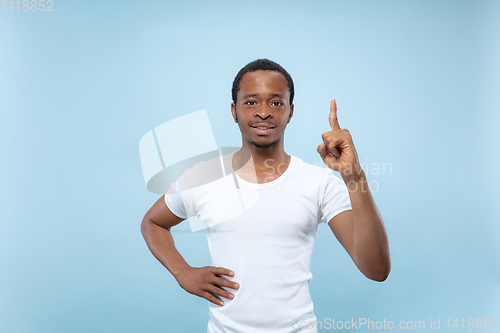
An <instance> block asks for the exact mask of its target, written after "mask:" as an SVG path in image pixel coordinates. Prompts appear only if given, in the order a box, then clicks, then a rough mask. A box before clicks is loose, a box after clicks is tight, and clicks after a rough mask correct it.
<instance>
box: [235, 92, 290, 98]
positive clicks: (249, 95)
mask: <svg viewBox="0 0 500 333" xmlns="http://www.w3.org/2000/svg"><path fill="white" fill-rule="evenodd" d="M257 96H259V94H246V95H245V96H243V98H247V97H257ZM269 97H280V98H284V96H283V95H282V94H273V93H271V94H269Z"/></svg>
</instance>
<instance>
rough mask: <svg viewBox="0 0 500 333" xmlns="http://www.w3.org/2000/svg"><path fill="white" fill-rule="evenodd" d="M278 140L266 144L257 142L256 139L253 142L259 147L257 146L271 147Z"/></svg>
mask: <svg viewBox="0 0 500 333" xmlns="http://www.w3.org/2000/svg"><path fill="white" fill-rule="evenodd" d="M276 141H278V140H276ZM276 141H273V142H270V143H265V144H260V143H257V142H255V141H252V144H253V145H254V146H255V147H257V148H269V147H271V146H272V145H274V144H275V143H276Z"/></svg>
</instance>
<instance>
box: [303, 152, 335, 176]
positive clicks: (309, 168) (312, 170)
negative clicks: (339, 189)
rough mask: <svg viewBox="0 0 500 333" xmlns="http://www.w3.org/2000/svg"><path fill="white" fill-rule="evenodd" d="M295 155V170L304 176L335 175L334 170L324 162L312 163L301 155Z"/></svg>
mask: <svg viewBox="0 0 500 333" xmlns="http://www.w3.org/2000/svg"><path fill="white" fill-rule="evenodd" d="M293 157H294V159H295V166H294V171H295V173H298V174H300V175H301V176H303V177H307V178H321V179H324V178H330V177H335V176H334V175H333V170H332V169H330V168H328V167H327V166H326V165H325V164H324V163H323V162H320V163H315V164H311V163H307V162H304V161H303V160H302V159H301V158H300V157H296V156H293ZM335 178H337V177H335Z"/></svg>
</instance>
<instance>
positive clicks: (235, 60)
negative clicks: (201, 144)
mask: <svg viewBox="0 0 500 333" xmlns="http://www.w3.org/2000/svg"><path fill="white" fill-rule="evenodd" d="M0 6H3V5H2V4H0ZM52 9H53V12H40V11H38V12H32V11H27V12H25V11H23V10H22V6H21V8H20V10H19V11H17V10H14V11H10V10H8V9H7V10H6V11H3V7H0V115H1V121H0V149H1V150H0V152H1V159H0V160H1V163H0V177H1V178H0V184H1V186H0V188H1V190H0V195H1V197H0V214H1V215H0V332H15V333H26V332H37V333H39V332H50V333H54V332H93V333H94V332H174V331H185V332H203V331H204V330H206V324H207V320H208V308H207V304H206V301H204V300H203V299H200V298H197V297H195V296H192V295H190V294H188V293H186V292H185V291H184V290H182V289H181V288H180V287H179V286H178V284H177V283H176V281H175V280H174V279H173V277H172V276H171V275H170V273H169V272H168V271H167V270H166V269H165V268H164V267H163V266H161V264H160V263H159V262H158V261H156V259H154V257H153V256H152V255H151V254H150V252H149V250H148V248H147V246H146V244H145V242H144V240H143V238H142V236H141V233H140V229H139V226H140V223H141V220H142V218H143V216H144V214H145V213H146V211H147V210H148V209H149V208H150V207H151V205H152V204H153V203H154V202H155V201H156V200H157V199H158V198H159V195H156V194H152V193H149V192H147V190H146V187H145V184H144V179H143V176H142V171H141V165H140V160H139V151H138V142H139V140H140V138H141V137H142V136H143V135H144V134H146V133H147V132H148V131H149V130H151V129H153V128H154V127H156V126H158V125H160V124H162V123H164V122H166V121H168V120H171V119H174V118H176V117H179V116H181V115H184V114H187V113H190V112H193V111H197V110H201V109H207V110H208V114H209V117H210V119H211V123H212V128H213V132H214V135H215V138H216V140H217V144H218V146H234V145H239V144H240V143H241V137H240V134H239V130H238V127H237V125H236V124H235V123H234V122H233V120H232V117H231V115H230V103H231V95H230V88H231V84H232V80H233V79H234V76H235V75H236V73H237V72H238V70H239V69H240V68H241V67H243V66H244V65H245V64H246V63H248V62H250V61H252V60H255V59H257V58H262V57H266V58H269V59H271V60H274V61H276V62H278V63H280V64H281V65H282V66H283V67H285V68H286V69H287V70H288V71H289V72H290V74H291V75H292V77H293V79H294V81H295V89H296V99H295V101H294V102H295V114H294V117H293V119H292V121H291V122H290V124H289V126H288V128H287V132H286V139H285V149H286V151H287V153H289V154H293V155H296V156H299V157H301V158H302V159H303V160H304V161H306V162H309V163H313V164H314V163H319V162H320V159H319V157H318V154H317V152H316V147H317V146H318V144H319V143H320V142H321V134H322V133H323V132H326V131H328V128H329V127H328V111H329V101H330V99H332V98H336V99H337V103H338V116H339V121H340V125H341V126H342V127H345V128H348V129H349V130H350V132H351V134H352V136H353V139H354V143H355V144H356V148H357V150H358V154H359V157H360V160H361V162H363V163H365V164H366V165H368V166H371V165H373V163H375V164H380V165H382V164H383V163H390V164H391V166H392V172H390V173H389V172H388V169H386V173H385V174H381V175H376V174H371V172H368V173H367V174H368V178H369V180H370V181H376V182H377V185H378V190H377V191H376V192H375V193H374V197H375V200H376V202H377V204H378V207H379V209H380V211H381V213H382V216H383V217H384V220H385V223H386V227H387V230H388V235H389V239H390V246H391V254H392V260H393V262H392V272H391V274H390V276H389V278H388V279H387V281H385V282H384V283H377V282H373V281H370V280H368V279H366V278H365V277H364V276H363V275H362V274H361V273H360V272H359V271H358V270H357V269H356V267H355V266H354V264H353V263H352V261H351V260H350V258H349V257H348V255H347V253H345V251H344V250H343V249H342V247H341V246H340V245H339V244H338V242H337V241H336V239H335V237H334V236H333V234H332V233H331V231H330V230H329V228H328V227H327V226H325V225H322V226H321V227H320V229H319V232H318V239H317V242H316V245H315V249H314V253H313V258H312V267H311V269H312V272H313V274H314V279H313V281H312V283H311V286H310V288H311V294H312V297H313V301H314V302H315V313H316V316H317V317H318V319H319V320H324V319H325V318H335V319H336V320H343V321H346V320H351V318H354V319H357V318H360V317H363V318H370V320H372V321H373V320H383V319H384V318H385V319H386V320H392V321H395V322H396V323H398V322H399V321H401V320H404V321H416V320H424V321H426V325H427V326H426V327H427V328H428V327H429V326H428V325H429V320H430V318H433V320H436V319H437V318H441V329H442V330H447V329H445V327H444V326H446V322H445V320H446V319H447V318H451V319H452V320H454V319H455V318H459V319H460V318H465V320H466V323H467V318H485V317H489V318H493V317H496V318H499V319H500V303H499V302H498V299H500V260H499V258H500V245H499V242H498V239H499V235H500V226H499V221H500V216H499V215H500V214H499V210H498V202H499V185H500V183H499V180H498V168H499V167H500V159H499V156H500V154H499V153H498V149H497V145H498V143H500V136H499V134H498V131H496V130H497V127H498V126H499V125H500V113H499V112H498V111H499V109H500V100H499V97H498V92H499V91H500V89H499V88H500V79H499V78H500V65H499V61H498V59H500V37H499V36H500V23H499V22H500V20H498V17H500V15H499V14H500V2H498V1H307V2H305V1H304V2H298V1H297V2H295V1H271V2H267V1H252V2H235V1H218V2H202V1H184V2H182V4H181V2H165V1H111V0H110V1H58V0H54V5H53V7H52ZM205 237H206V236H205V234H204V232H196V233H191V232H189V225H188V224H181V225H179V226H178V227H176V229H175V234H174V238H175V240H176V245H177V247H178V249H179V251H180V253H181V254H183V256H184V257H185V259H186V260H187V261H188V263H190V264H191V265H193V266H204V265H210V256H209V253H208V247H207V243H206V238H205ZM497 327H499V328H500V324H499V325H498V326H497ZM400 331H402V330H400ZM469 331H470V330H469ZM475 331H481V330H475ZM490 331H491V330H490Z"/></svg>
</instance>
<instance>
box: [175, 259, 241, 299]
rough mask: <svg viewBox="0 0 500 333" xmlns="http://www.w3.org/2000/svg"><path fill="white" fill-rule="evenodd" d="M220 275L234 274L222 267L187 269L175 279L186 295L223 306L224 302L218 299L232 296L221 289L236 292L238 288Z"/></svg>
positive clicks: (232, 296) (232, 295)
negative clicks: (234, 290) (229, 289)
mask: <svg viewBox="0 0 500 333" xmlns="http://www.w3.org/2000/svg"><path fill="white" fill-rule="evenodd" d="M221 275H226V276H234V273H233V272H232V271H230V270H229V269H225V268H222V267H214V266H205V267H188V268H186V269H184V270H183V271H182V272H181V273H179V274H178V275H177V276H176V279H177V282H178V283H179V286H181V288H182V289H184V290H185V291H187V292H188V293H190V294H193V295H196V296H199V297H202V298H205V299H207V300H208V301H210V302H212V303H214V304H217V305H220V306H223V305H224V302H223V301H222V300H221V299H220V298H219V297H221V296H222V297H225V298H227V299H233V298H234V294H232V293H230V292H227V291H225V290H224V289H222V288H221V287H228V288H232V289H236V290H237V289H239V288H240V286H239V284H237V283H236V282H232V281H229V280H228V279H225V278H223V277H221Z"/></svg>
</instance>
